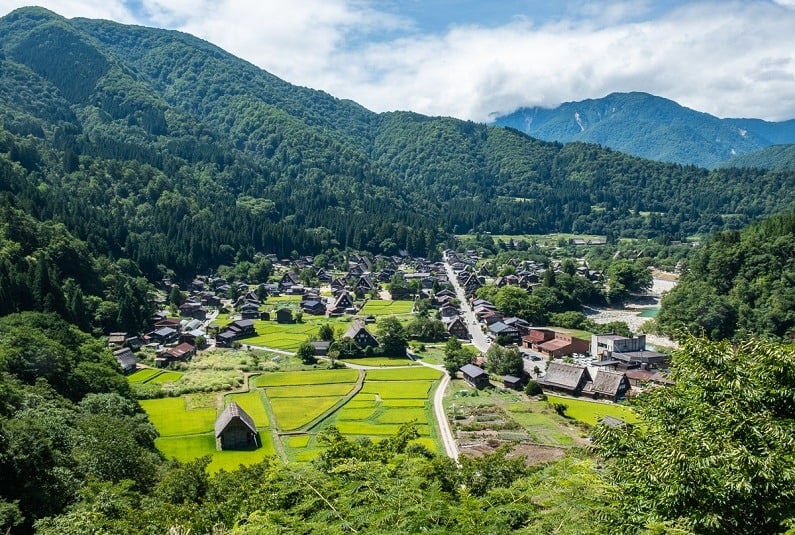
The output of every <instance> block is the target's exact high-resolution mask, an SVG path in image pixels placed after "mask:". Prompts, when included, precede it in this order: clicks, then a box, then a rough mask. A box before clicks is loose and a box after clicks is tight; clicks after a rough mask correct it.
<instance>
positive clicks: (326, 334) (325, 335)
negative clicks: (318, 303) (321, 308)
mask: <svg viewBox="0 0 795 535" xmlns="http://www.w3.org/2000/svg"><path fill="white" fill-rule="evenodd" d="M317 335H318V337H319V338H320V339H321V340H323V341H324V342H332V341H333V340H334V327H332V326H331V324H330V323H324V324H323V325H321V326H320V329H319V330H318V333H317Z"/></svg>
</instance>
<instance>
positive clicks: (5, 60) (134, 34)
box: [0, 8, 795, 278]
mask: <svg viewBox="0 0 795 535" xmlns="http://www.w3.org/2000/svg"><path fill="white" fill-rule="evenodd" d="M4 132H5V133H4ZM0 135H5V136H6V139H7V142H6V143H5V145H3V146H0V160H2V161H5V162H7V163H8V165H9V166H13V167H14V169H16V170H17V171H18V172H15V173H13V174H12V175H9V177H8V179H7V180H5V181H0V190H2V191H4V192H6V193H7V194H9V195H11V196H13V197H14V199H15V202H17V203H19V205H21V206H25V207H27V209H28V210H29V211H30V214H31V215H33V216H34V217H36V218H38V219H40V220H50V219H54V220H56V221H59V222H62V223H63V224H64V225H66V227H67V228H68V229H69V230H70V231H71V232H72V233H73V234H74V235H75V236H76V237H77V238H78V239H81V240H84V241H85V242H86V243H87V245H88V246H89V247H90V248H91V250H92V252H94V253H95V254H97V255H111V256H113V257H114V258H129V259H132V260H133V261H135V262H136V263H138V265H140V268H141V270H142V271H143V273H145V274H146V275H147V276H150V277H152V278H154V277H158V276H160V275H162V274H163V273H166V272H168V271H169V270H173V271H174V272H175V273H176V275H177V276H178V277H183V278H188V277H192V276H193V274H195V273H196V272H197V271H201V270H207V269H214V268H215V267H217V266H218V265H221V264H227V265H228V264H231V263H233V262H240V261H245V260H252V259H254V257H255V255H256V254H257V253H266V252H275V253H277V254H279V255H289V254H291V253H292V252H293V251H295V252H301V253H313V252H320V251H323V250H326V249H329V248H339V249H344V248H346V247H351V248H355V249H367V250H370V251H373V252H381V253H387V254H396V253H398V252H399V251H400V250H406V251H408V252H410V253H412V254H418V255H433V254H435V253H436V251H437V249H438V248H437V246H438V245H439V244H440V243H442V242H445V241H446V240H448V239H449V238H450V236H451V234H452V233H467V232H494V233H513V234H519V233H545V232H552V231H575V232H590V233H600V234H609V235H611V236H667V237H672V238H681V237H684V236H688V235H692V234H695V233H703V232H712V231H715V230H719V229H723V228H737V227H738V226H741V225H744V224H746V223H747V222H748V221H751V220H753V219H755V218H757V217H759V216H761V215H764V214H769V213H776V212H781V211H785V210H788V209H790V208H791V206H792V204H793V201H794V200H795V198H794V197H793V191H795V188H794V187H793V186H795V175H793V174H792V173H773V172H770V173H767V172H762V171H758V170H724V171H715V172H709V171H707V170H704V169H698V168H695V167H687V168H682V167H681V166H679V165H671V164H662V163H657V162H651V161H647V160H642V159H639V158H635V157H631V156H627V155H625V154H621V153H618V152H615V151H612V150H609V149H603V148H600V147H598V146H596V145H588V144H582V143H572V144H569V145H566V146H564V145H561V144H559V143H549V142H544V141H539V140H537V139H533V138H531V137H529V136H527V135H525V134H522V133H520V132H518V131H516V130H511V129H504V128H497V127H493V126H486V125H483V124H476V123H472V122H467V121H459V120H456V119H450V118H434V117H426V116H422V115H418V114H415V113H408V112H394V113H385V114H375V113H372V112H370V111H368V110H366V109H365V108H363V107H362V106H360V105H358V104H356V103H354V102H351V101H346V100H340V99H337V98H334V97H333V96H331V95H328V94H327V93H323V92H321V91H315V90H312V89H308V88H301V87H296V86H293V85H291V84H289V83H287V82H285V81H283V80H280V79H278V78H276V77H274V76H273V75H271V74H269V73H267V72H265V71H263V70H261V69H259V68H257V67H255V66H253V65H251V64H249V63H247V62H245V61H243V60H241V59H239V58H235V57H234V56H232V55H230V54H228V53H226V52H224V51H223V50H221V49H219V48H217V47H215V46H213V45H211V44H209V43H206V42H204V41H201V40H199V39H197V38H195V37H192V36H190V35H186V34H183V33H180V32H174V31H166V30H158V29H150V28H143V27H132V26H125V25H121V24H117V23H113V22H108V21H95V20H89V19H72V20H67V19H64V18H62V17H60V16H58V15H56V14H54V13H52V12H50V11H47V10H44V9H40V8H24V9H20V10H17V11H14V12H13V13H11V14H9V15H7V16H6V17H3V18H2V19H0Z"/></svg>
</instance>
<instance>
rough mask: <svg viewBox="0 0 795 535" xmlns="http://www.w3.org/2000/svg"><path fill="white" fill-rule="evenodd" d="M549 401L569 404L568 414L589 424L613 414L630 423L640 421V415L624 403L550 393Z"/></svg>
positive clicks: (594, 423)
mask: <svg viewBox="0 0 795 535" xmlns="http://www.w3.org/2000/svg"><path fill="white" fill-rule="evenodd" d="M547 401H548V402H549V403H563V404H564V405H566V406H567V408H566V415H567V416H569V417H571V418H574V419H575V420H578V421H580V422H584V423H586V424H588V425H596V424H598V423H599V421H600V420H601V419H602V418H604V417H605V416H612V417H614V418H618V419H620V420H624V421H625V422H627V423H630V424H634V423H638V421H639V419H638V415H637V414H635V413H634V412H633V411H632V409H630V408H629V407H626V406H624V405H616V404H613V403H603V402H599V401H588V400H584V399H572V398H564V397H560V396H550V395H548V396H547Z"/></svg>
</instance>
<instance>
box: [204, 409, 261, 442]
mask: <svg viewBox="0 0 795 535" xmlns="http://www.w3.org/2000/svg"><path fill="white" fill-rule="evenodd" d="M215 447H216V448H217V449H218V450H246V449H254V448H257V447H259V442H258V440H257V426H256V425H254V420H252V419H251V416H249V415H248V414H246V411H244V410H243V409H242V408H240V406H239V405H238V404H237V403H235V402H234V401H233V402H232V403H230V404H229V405H227V406H226V408H225V409H224V412H222V413H221V416H219V417H218V419H217V420H216V421H215Z"/></svg>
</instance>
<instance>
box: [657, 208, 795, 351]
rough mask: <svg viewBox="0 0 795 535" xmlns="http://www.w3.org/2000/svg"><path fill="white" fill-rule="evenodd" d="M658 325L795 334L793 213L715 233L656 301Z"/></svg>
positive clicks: (710, 332)
mask: <svg viewBox="0 0 795 535" xmlns="http://www.w3.org/2000/svg"><path fill="white" fill-rule="evenodd" d="M656 323H657V326H658V328H659V329H661V330H662V331H663V332H666V333H669V334H672V335H682V334H684V333H686V332H691V333H693V334H696V335H704V336H707V337H709V338H713V339H716V340H720V339H724V338H730V339H735V340H743V339H746V338H748V337H750V336H759V335H765V336H771V337H774V338H778V339H782V340H786V341H792V340H793V338H794V337H795V214H793V213H790V214H781V215H778V216H774V217H771V218H769V219H766V220H764V221H761V222H759V223H757V224H754V225H751V226H749V227H747V228H745V229H743V230H742V231H725V232H721V233H718V234H717V235H715V236H714V237H713V238H712V239H710V240H709V241H708V242H707V243H705V244H704V245H703V246H702V247H701V248H700V249H699V250H698V252H697V253H696V254H695V255H694V256H693V257H692V258H691V259H690V260H689V262H688V264H687V267H686V270H685V273H684V274H683V276H682V278H681V280H680V283H679V284H678V285H677V286H676V287H674V289H673V290H671V292H670V293H669V294H668V295H666V296H665V297H664V298H663V300H662V306H661V309H660V313H659V315H658V316H657V318H656Z"/></svg>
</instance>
